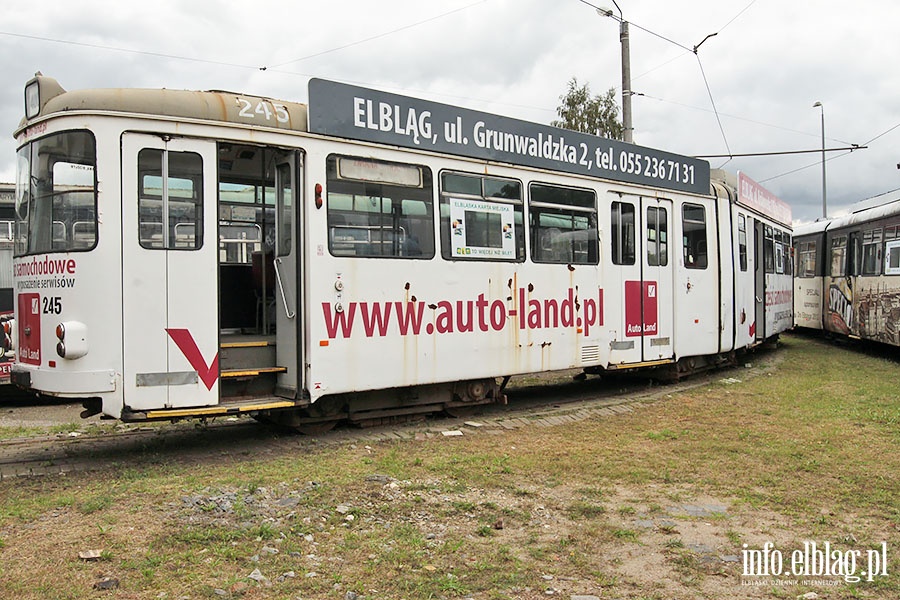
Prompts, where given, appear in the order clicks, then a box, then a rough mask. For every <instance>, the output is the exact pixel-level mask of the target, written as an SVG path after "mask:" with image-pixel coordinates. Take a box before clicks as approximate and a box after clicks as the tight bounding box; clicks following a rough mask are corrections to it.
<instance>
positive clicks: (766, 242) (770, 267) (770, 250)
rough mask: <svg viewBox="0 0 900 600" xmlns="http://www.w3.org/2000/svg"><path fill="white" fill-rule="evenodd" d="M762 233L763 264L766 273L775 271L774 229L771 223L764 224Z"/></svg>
mask: <svg viewBox="0 0 900 600" xmlns="http://www.w3.org/2000/svg"><path fill="white" fill-rule="evenodd" d="M764 231H765V233H764V234H763V266H764V267H765V270H766V273H774V272H775V229H774V228H773V227H772V226H771V225H766V226H764Z"/></svg>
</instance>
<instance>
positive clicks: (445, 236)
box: [438, 169, 526, 263]
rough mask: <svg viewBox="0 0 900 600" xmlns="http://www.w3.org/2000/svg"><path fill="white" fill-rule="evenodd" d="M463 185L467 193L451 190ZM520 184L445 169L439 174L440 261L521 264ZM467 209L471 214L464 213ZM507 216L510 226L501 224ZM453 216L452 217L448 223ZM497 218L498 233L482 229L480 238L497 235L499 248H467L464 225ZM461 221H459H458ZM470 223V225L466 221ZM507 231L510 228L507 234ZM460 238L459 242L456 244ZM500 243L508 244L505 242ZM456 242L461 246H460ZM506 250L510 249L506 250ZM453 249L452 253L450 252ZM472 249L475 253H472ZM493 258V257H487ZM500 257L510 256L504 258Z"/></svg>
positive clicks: (522, 202) (522, 205) (522, 220)
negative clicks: (441, 259)
mask: <svg viewBox="0 0 900 600" xmlns="http://www.w3.org/2000/svg"><path fill="white" fill-rule="evenodd" d="M457 182H460V183H463V182H467V183H469V184H470V185H471V184H475V183H476V182H477V185H472V187H471V188H470V189H462V188H454V185H455V184H456V183H457ZM523 188H524V186H523V185H522V181H521V180H519V179H515V178H512V177H501V176H498V175H482V174H478V173H471V172H467V171H459V170H455V169H445V170H442V171H441V172H440V173H439V183H438V196H439V210H440V231H441V235H440V238H441V257H442V258H443V259H444V260H450V261H463V262H469V261H475V262H508V263H521V262H525V239H526V231H525V200H524V198H523ZM513 189H515V190H516V191H517V196H514V197H508V196H504V195H501V194H496V193H494V191H495V190H496V191H499V192H504V191H506V192H507V193H508V192H511V191H512V190H513ZM466 204H469V206H468V208H471V209H472V210H466V208H467V207H466ZM507 212H511V215H509V216H511V217H512V222H511V223H510V222H505V223H504V222H503V221H504V218H505V216H506V215H505V213H507ZM453 215H456V216H455V217H454V218H452V219H451V217H452V216H453ZM492 215H495V217H492ZM497 218H499V219H500V221H499V224H500V229H499V230H497V231H491V230H488V229H484V230H483V231H482V232H481V233H482V234H483V235H488V236H491V235H492V234H493V233H498V234H499V235H500V246H499V247H498V246H496V245H486V244H485V245H475V244H468V243H467V242H468V241H469V235H468V225H467V222H470V223H471V224H472V225H479V224H478V223H476V222H475V221H484V222H485V223H493V222H495V221H496V219H497ZM460 219H462V220H460ZM470 220H471V221H470ZM507 228H511V229H512V231H509V230H508V229H507ZM457 237H460V238H463V239H462V240H456V239H455V238H457ZM504 240H510V241H509V242H505V241H504ZM459 242H462V243H461V244H460V243H459ZM509 246H512V248H511V249H510V248H509ZM454 248H455V251H454ZM473 249H474V250H475V252H473ZM491 254H494V255H491ZM504 254H512V255H511V256H504Z"/></svg>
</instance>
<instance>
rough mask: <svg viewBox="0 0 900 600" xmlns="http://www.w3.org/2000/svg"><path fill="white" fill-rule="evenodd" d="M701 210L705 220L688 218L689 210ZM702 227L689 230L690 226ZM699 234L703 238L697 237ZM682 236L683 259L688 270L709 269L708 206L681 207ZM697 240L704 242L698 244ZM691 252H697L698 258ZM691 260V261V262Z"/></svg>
mask: <svg viewBox="0 0 900 600" xmlns="http://www.w3.org/2000/svg"><path fill="white" fill-rule="evenodd" d="M698 209H699V210H700V212H701V213H702V214H703V220H702V221H700V220H697V219H696V218H689V217H688V214H687V212H688V210H691V211H695V210H698ZM689 223H690V224H692V225H702V228H701V229H696V228H689V227H688V224H689ZM698 232H700V233H702V236H699V235H696V234H697V233H698ZM681 234H682V259H683V260H684V267H685V268H686V269H695V270H705V269H708V268H709V237H708V230H707V227H706V206H704V205H702V204H694V203H691V202H685V203H684V204H682V205H681ZM695 238H696V239H697V240H700V241H702V242H703V244H699V243H698V244H696V247H695V241H694V240H695ZM701 246H702V247H701ZM689 251H695V252H697V254H696V256H695V255H693V254H690V253H689ZM689 259H690V260H689Z"/></svg>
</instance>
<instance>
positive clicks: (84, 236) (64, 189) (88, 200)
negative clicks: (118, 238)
mask: <svg viewBox="0 0 900 600" xmlns="http://www.w3.org/2000/svg"><path fill="white" fill-rule="evenodd" d="M96 166H97V151H96V143H95V141H94V136H93V135H92V134H91V133H90V132H87V131H67V132H63V133H58V134H54V135H50V136H47V137H44V138H40V139H37V140H35V141H33V142H31V143H30V144H26V145H25V146H23V147H22V148H20V149H19V152H18V157H17V169H16V194H15V203H16V206H15V210H16V232H15V250H14V252H15V254H16V256H21V255H23V254H35V253H42V252H69V251H79V250H91V249H92V248H94V246H95V245H96V243H97V183H96V177H95V172H96Z"/></svg>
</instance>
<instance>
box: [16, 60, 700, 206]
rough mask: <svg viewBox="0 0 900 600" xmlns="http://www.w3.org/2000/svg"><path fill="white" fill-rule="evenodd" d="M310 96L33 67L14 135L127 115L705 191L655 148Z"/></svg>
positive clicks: (689, 165) (316, 89)
mask: <svg viewBox="0 0 900 600" xmlns="http://www.w3.org/2000/svg"><path fill="white" fill-rule="evenodd" d="M309 97H310V103H309V104H308V105H307V104H300V103H297V102H284V101H280V100H273V99H270V98H266V97H262V96H253V95H244V94H238V93H234V92H225V91H206V92H201V91H188V90H169V89H128V88H111V89H87V90H77V91H71V92H70V91H67V90H65V89H64V88H63V87H62V86H61V85H59V83H58V82H57V81H56V80H55V79H53V78H51V77H45V76H43V75H41V74H38V75H37V76H36V77H35V78H33V79H32V80H31V81H29V82H28V83H27V84H26V86H25V118H24V119H23V120H22V121H21V122H20V124H19V128H18V129H17V130H16V131H15V135H16V136H19V135H21V134H22V133H23V132H27V131H28V128H29V127H30V126H31V125H32V124H35V123H40V120H41V119H43V118H46V117H47V116H49V115H63V114H66V113H67V112H76V111H77V112H79V113H91V112H96V113H105V114H113V115H114V114H133V115H138V116H144V117H147V118H157V119H173V120H177V119H190V120H195V121H207V122H217V123H228V124H235V125H243V126H247V127H260V128H268V129H276V130H283V131H285V130H287V131H298V132H310V133H316V134H321V135H325V136H330V137H335V138H344V139H350V140H357V141H368V142H374V143H380V144H387V145H393V146H398V147H403V148H409V149H412V150H425V151H432V152H442V153H447V154H452V155H457V156H465V157H468V158H474V159H478V160H489V161H496V162H501V163H509V164H514V165H521V166H529V167H536V168H542V169H550V170H554V171H559V172H564V173H572V174H578V175H585V176H589V177H593V178H600V179H610V180H613V181H621V182H626V183H634V184H638V185H646V186H650V187H654V188H662V189H668V190H675V191H682V192H689V193H695V194H702V195H707V194H709V193H710V174H709V163H708V162H706V161H704V160H702V159H698V158H696V157H690V156H682V155H678V154H674V153H671V152H666V151H663V150H658V149H655V148H648V147H643V146H638V145H635V144H631V143H626V142H623V141H620V140H615V139H609V138H603V137H599V136H594V135H589V134H585V133H581V132H576V131H570V130H566V129H559V128H556V127H552V126H549V125H541V124H538V123H529V122H526V121H520V120H518V119H513V118H509V117H504V116H500V115H491V114H488V113H482V112H479V111H474V110H469V109H465V108H462V107H457V106H450V105H445V104H440V103H437V102H431V101H427V100H422V99H418V98H411V97H406V96H400V95H397V94H389V93H386V92H381V91H378V90H369V89H365V88H360V87H356V86H351V85H347V84H341V83H336V82H329V81H325V80H320V79H313V80H311V81H310V83H309Z"/></svg>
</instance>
